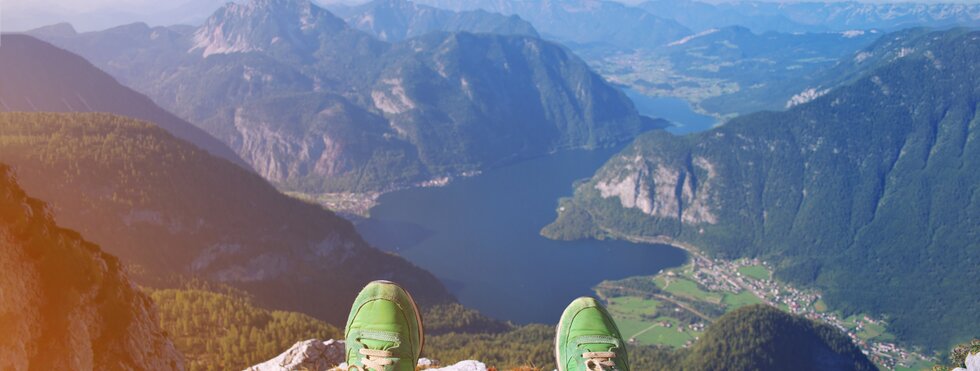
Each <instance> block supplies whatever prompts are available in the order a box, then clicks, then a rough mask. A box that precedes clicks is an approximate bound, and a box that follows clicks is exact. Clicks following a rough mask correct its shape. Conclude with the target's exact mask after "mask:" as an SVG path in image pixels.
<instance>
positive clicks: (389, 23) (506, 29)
mask: <svg viewBox="0 0 980 371" xmlns="http://www.w3.org/2000/svg"><path fill="white" fill-rule="evenodd" d="M328 9H330V10H331V11H333V12H334V13H335V14H337V15H339V16H341V17H343V18H344V20H346V21H347V24H349V25H351V27H354V28H357V29H359V30H361V31H365V32H367V33H370V34H371V35H374V36H375V37H377V38H378V39H380V40H383V41H389V42H396V41H401V40H404V39H408V38H412V37H417V36H421V35H424V34H427V33H430V32H437V31H443V32H471V33H491V34H497V35H523V36H530V37H538V36H539V35H538V31H537V30H535V29H534V26H532V25H531V24H530V23H528V22H527V21H525V20H523V19H521V18H520V17H518V16H516V15H511V16H504V15H501V14H498V13H491V12H487V11H485V10H473V11H461V12H454V11H451V10H444V9H438V8H433V7H430V6H425V5H420V4H416V3H414V2H412V1H409V0H375V1H371V2H368V3H365V4H363V5H359V6H355V7H344V8H340V7H328Z"/></svg>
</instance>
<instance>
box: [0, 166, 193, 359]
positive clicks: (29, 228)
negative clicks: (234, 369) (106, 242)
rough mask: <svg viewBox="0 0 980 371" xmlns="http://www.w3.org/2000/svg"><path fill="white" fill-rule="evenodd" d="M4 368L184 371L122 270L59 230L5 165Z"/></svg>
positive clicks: (1, 193)
mask: <svg viewBox="0 0 980 371" xmlns="http://www.w3.org/2000/svg"><path fill="white" fill-rule="evenodd" d="M0 215H2V218H0V293H3V300H0V332H2V333H3V335H4V336H3V337H4V339H3V341H2V342H0V368H3V369H5V370H28V369H31V370H33V369H39V370H41V369H44V370H110V369H111V370H183V369H184V368H183V366H184V362H183V358H182V357H181V356H180V354H179V353H177V351H176V350H174V346H173V344H172V343H171V342H170V339H168V338H167V334H166V332H164V331H163V330H161V329H160V327H159V326H158V324H157V314H156V309H155V308H154V306H153V303H152V302H151V301H150V299H149V298H148V297H147V296H146V295H144V294H143V293H141V292H140V291H139V289H137V288H136V286H135V285H133V283H132V282H130V281H129V278H128V277H127V276H126V274H125V273H123V266H122V263H120V262H119V260H118V259H116V258H115V257H113V256H110V255H109V254H106V253H104V252H102V250H101V249H100V248H99V247H98V246H97V245H95V244H93V243H91V242H89V241H87V240H85V239H83V238H82V237H81V236H80V235H79V234H78V233H77V232H74V231H72V230H68V229H64V228H61V227H59V226H58V225H57V224H55V221H54V218H53V217H52V213H51V210H50V209H49V208H48V207H47V206H46V205H45V204H44V202H42V201H40V200H37V199H35V198H31V197H29V196H28V195H27V194H26V193H25V192H24V190H23V189H21V188H20V186H19V185H18V184H17V181H16V180H15V177H14V175H13V173H12V172H11V169H10V168H9V167H7V165H0Z"/></svg>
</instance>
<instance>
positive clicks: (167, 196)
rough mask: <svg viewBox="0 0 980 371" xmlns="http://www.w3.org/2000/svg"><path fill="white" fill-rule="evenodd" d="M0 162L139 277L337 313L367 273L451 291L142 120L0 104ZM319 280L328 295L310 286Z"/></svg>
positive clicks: (415, 288) (335, 316)
mask: <svg viewBox="0 0 980 371" xmlns="http://www.w3.org/2000/svg"><path fill="white" fill-rule="evenodd" d="M0 162H4V163H7V164H10V165H11V167H12V168H13V170H12V172H13V173H14V174H16V176H17V179H18V180H19V181H20V184H21V185H22V186H23V187H24V188H25V189H27V190H29V191H30V192H31V193H32V194H35V195H38V197H43V198H44V199H45V200H47V201H48V202H50V205H51V212H52V215H53V216H54V217H55V218H57V219H58V221H59V223H61V224H62V225H64V226H67V227H69V228H72V229H74V230H77V231H79V232H81V233H83V234H84V235H85V236H86V238H89V239H90V240H91V241H93V242H95V243H98V244H99V245H101V246H102V248H104V249H105V250H106V251H107V252H109V253H112V254H113V255H116V256H118V257H119V259H120V260H121V261H122V262H123V263H125V264H126V265H127V267H128V270H129V271H131V272H133V275H134V276H135V277H136V278H137V279H138V281H139V282H140V283H142V284H144V285H149V286H153V287H161V286H162V287H171V286H175V285H180V284H182V282H184V281H186V280H188V279H192V278H199V279H204V280H208V281H214V282H221V283H225V284H228V285H232V286H235V287H239V288H241V289H244V290H246V291H248V292H249V293H250V294H252V295H254V296H255V299H256V302H257V303H258V304H261V305H263V306H265V307H267V308H272V309H289V310H294V311H300V312H304V313H307V314H310V315H313V316H316V317H317V318H320V319H323V320H327V321H330V322H332V323H341V321H343V319H344V318H346V315H347V312H348V310H349V309H350V308H349V305H350V302H351V300H353V298H354V295H356V294H357V292H358V291H359V290H360V288H361V287H362V286H363V285H364V284H366V283H367V282H369V281H371V280H375V279H391V280H396V281H398V282H400V283H402V284H404V285H406V286H407V287H410V288H411V290H412V292H413V294H415V297H416V298H417V299H418V300H419V301H420V302H421V303H423V304H424V305H434V304H439V303H446V302H452V301H453V298H452V297H451V295H450V294H449V293H448V292H447V291H446V289H445V288H444V287H443V286H442V284H441V283H440V282H439V281H438V280H437V279H436V278H435V277H433V276H432V275H431V274H429V273H428V272H426V271H423V270H422V269H420V268H418V267H415V266H414V265H412V264H410V263H408V262H407V261H405V260H403V259H402V258H400V257H397V256H395V255H392V254H388V253H384V252H381V251H379V250H376V249H374V248H372V247H370V246H368V245H367V244H366V243H365V242H364V240H362V239H361V237H360V236H359V235H358V234H357V232H356V230H355V229H354V227H353V226H352V225H351V223H350V222H348V221H347V220H345V219H342V218H340V217H338V216H336V215H334V214H333V213H331V212H329V211H325V210H323V209H322V208H321V207H319V206H316V205H311V204H308V203H305V202H302V201H299V200H296V199H293V198H290V197H287V196H285V195H283V194H281V193H279V192H278V191H277V190H276V189H275V188H273V187H272V186H271V185H270V184H268V183H267V182H266V181H265V180H263V179H262V178H261V177H259V176H258V175H256V174H254V173H252V172H249V171H246V170H244V169H242V168H241V167H238V166H235V165H233V164H232V163H230V162H228V161H225V160H223V159H220V158H217V157H213V156H211V155H209V154H208V153H207V152H204V151H202V150H200V149H198V148H196V147H194V146H193V145H192V144H189V143H187V142H185V141H182V140H180V139H177V138H175V137H173V136H171V135H170V134H168V133H167V132H165V131H163V130H161V129H159V128H157V127H155V126H153V125H152V124H150V123H146V122H141V121H135V120H132V119H129V118H125V117H120V116H114V115H109V114H101V113H2V114H0ZM323 290H328V291H329V292H330V295H316V294H311V293H316V292H322V291H323Z"/></svg>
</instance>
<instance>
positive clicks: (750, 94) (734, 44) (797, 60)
mask: <svg viewBox="0 0 980 371" xmlns="http://www.w3.org/2000/svg"><path fill="white" fill-rule="evenodd" d="M880 37H882V33H881V32H878V31H875V30H870V31H851V32H822V33H780V32H766V33H756V32H753V31H752V30H749V29H748V28H745V27H741V26H729V27H724V28H718V29H710V30H706V31H703V32H700V33H698V34H696V35H691V36H687V37H684V38H681V39H679V40H675V41H673V42H671V43H670V44H667V45H666V46H664V47H661V48H658V49H655V50H650V51H636V52H634V54H625V55H624V54H614V55H608V54H605V53H603V52H601V51H600V52H596V53H593V52H589V51H586V52H584V55H585V57H586V58H587V59H588V60H589V62H590V64H592V65H595V66H596V68H597V69H598V71H600V72H601V73H602V74H603V75H605V76H607V78H609V79H610V80H611V81H614V82H617V83H620V84H623V85H626V86H629V87H630V88H632V89H633V90H635V91H638V92H642V93H645V94H649V95H677V96H681V97H684V98H686V99H689V100H691V101H694V102H696V103H697V107H699V108H701V109H703V110H705V111H708V112H711V113H715V114H719V115H733V114H739V113H751V112H756V111H760V110H783V109H785V108H786V107H787V103H788V102H789V101H790V99H792V98H793V97H794V96H795V95H797V94H800V93H802V92H804V91H807V90H809V89H815V90H819V91H823V90H826V89H827V88H831V87H836V84H837V83H839V82H840V79H838V77H839V76H838V75H836V72H838V71H836V70H835V69H836V68H837V66H838V65H839V64H841V60H845V61H849V60H850V59H851V58H853V57H854V56H855V55H856V54H857V53H858V52H859V51H861V50H862V49H863V48H865V47H867V46H868V45H870V44H872V43H874V42H875V40H877V39H878V38H880ZM637 61H639V62H637ZM831 70H835V71H834V72H829V71H831Z"/></svg>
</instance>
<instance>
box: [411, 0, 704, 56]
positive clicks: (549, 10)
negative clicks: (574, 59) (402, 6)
mask: <svg viewBox="0 0 980 371" xmlns="http://www.w3.org/2000/svg"><path fill="white" fill-rule="evenodd" d="M416 2H417V3H420V4H426V5H430V6H434V7H437V8H443V9H449V10H456V11H461V10H477V9H482V10H485V11H488V12H494V13H500V14H508V15H510V14H515V15H518V16H520V17H521V18H523V19H526V20H527V21H529V22H531V24H533V25H534V27H535V28H537V30H538V31H539V32H541V34H542V35H543V36H544V37H546V38H550V39H554V40H557V41H560V42H562V43H564V44H566V45H569V46H570V47H572V48H573V49H577V48H579V47H586V46H589V47H597V46H607V47H614V48H618V49H626V50H630V49H650V48H656V47H659V46H662V45H664V44H667V43H669V42H671V41H673V40H677V39H680V38H682V37H684V36H687V35H690V34H691V30H689V29H688V28H687V27H684V26H682V25H680V24H679V23H677V22H675V21H674V20H672V19H668V18H661V17H658V16H657V15H654V14H650V13H648V12H646V11H644V10H642V9H639V8H635V7H630V6H627V5H624V4H621V3H618V2H613V1H603V0H562V1H554V0H547V1H508V0H473V1H453V0H416Z"/></svg>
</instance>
